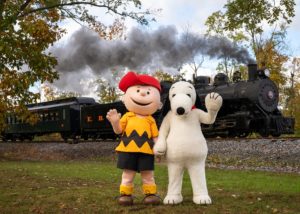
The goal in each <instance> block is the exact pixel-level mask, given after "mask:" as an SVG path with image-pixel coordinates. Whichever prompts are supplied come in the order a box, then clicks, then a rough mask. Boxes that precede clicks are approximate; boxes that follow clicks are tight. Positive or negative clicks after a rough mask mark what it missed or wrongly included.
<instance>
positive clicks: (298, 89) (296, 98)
mask: <svg viewBox="0 0 300 214" xmlns="http://www.w3.org/2000/svg"><path fill="white" fill-rule="evenodd" d="M285 89H286V93H285V94H286V103H285V114H287V115H288V116H291V117H294V118H295V120H296V126H295V129H296V131H298V134H300V106H299V103H300V58H297V57H294V58H293V59H292V65H291V67H290V69H289V84H288V86H287V87H286V88H285Z"/></svg>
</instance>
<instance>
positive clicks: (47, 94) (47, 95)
mask: <svg viewBox="0 0 300 214" xmlns="http://www.w3.org/2000/svg"><path fill="white" fill-rule="evenodd" d="M41 96H43V99H44V100H45V101H52V100H58V99H64V98H68V97H81V94H79V93H77V92H72V91H60V90H57V89H55V88H53V87H52V86H50V85H49V84H43V85H42V95H41Z"/></svg>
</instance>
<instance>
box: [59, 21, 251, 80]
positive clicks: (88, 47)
mask: <svg viewBox="0 0 300 214" xmlns="http://www.w3.org/2000/svg"><path fill="white" fill-rule="evenodd" d="M53 52H54V55H55V56H57V58H58V66H57V70H58V71H59V72H78V71H81V70H84V69H90V70H92V71H93V73H95V74H103V73H105V72H107V71H109V70H110V69H116V68H118V69H123V68H127V69H133V70H138V71H142V72H147V71H150V72H151V70H152V69H157V68H163V69H165V70H168V69H172V68H173V69H178V68H179V67H181V66H182V65H183V64H185V63H189V62H191V61H192V60H193V59H194V57H197V56H198V55H203V56H208V57H210V58H215V59H221V58H224V57H227V58H232V59H235V60H236V61H237V62H239V63H245V64H247V63H249V62H251V61H253V60H252V59H251V57H250V55H249V53H248V51H247V50H246V49H244V48H240V47H238V46H237V45H235V44H234V43H232V42H231V41H229V40H228V39H226V38H221V37H204V36H201V35H197V34H192V33H185V34H181V35H180V34H178V32H177V30H176V28H175V27H174V26H166V27H160V28H159V29H158V30H156V31H153V32H147V31H143V30H140V29H138V28H134V29H132V30H131V31H130V33H129V34H128V37H127V39H126V40H114V41H107V40H102V39H100V38H99V36H98V34H97V33H95V32H91V31H90V30H87V29H84V28H82V29H81V30H79V31H77V32H75V33H74V34H73V36H72V37H71V39H70V41H69V42H68V43H67V44H65V45H63V46H61V47H59V48H56V49H55V50H54V51H53ZM152 71H153V70H152Z"/></svg>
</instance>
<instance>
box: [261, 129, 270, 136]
mask: <svg viewBox="0 0 300 214" xmlns="http://www.w3.org/2000/svg"><path fill="white" fill-rule="evenodd" d="M258 133H259V135H260V136H262V137H269V133H268V132H266V130H260V131H259V132H258Z"/></svg>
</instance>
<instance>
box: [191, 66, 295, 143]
mask: <svg viewBox="0 0 300 214" xmlns="http://www.w3.org/2000/svg"><path fill="white" fill-rule="evenodd" d="M223 75H224V74H223ZM223 75H222V76H223ZM216 77H218V75H216ZM222 80H223V81H222ZM195 87H196V91H197V94H198V96H199V97H200V99H201V101H202V103H204V99H205V96H206V94H207V93H210V92H217V93H219V94H220V95H221V96H222V97H223V106H222V107H221V109H220V111H219V113H218V116H217V119H216V122H215V123H214V124H213V125H202V130H203V132H204V134H205V135H206V136H208V137H209V136H210V137H217V136H220V137H227V136H229V137H246V136H248V135H249V134H250V133H259V134H260V135H261V136H263V137H266V136H269V135H272V136H274V137H278V136H280V135H282V134H293V133H294V123H295V121H294V118H290V117H283V115H282V114H281V112H280V111H279V109H278V101H279V93H278V88H277V86H276V85H275V83H274V82H273V81H272V80H270V79H269V78H268V76H266V75H265V73H264V70H263V69H262V70H259V69H257V65H256V64H251V65H249V66H248V80H246V81H236V82H231V83H230V82H228V79H226V78H220V76H219V79H217V81H216V80H215V83H214V84H213V85H208V84H206V85H203V84H202V85H201V84H200V85H199V84H195ZM202 109H203V110H206V109H205V106H204V105H203V108H202Z"/></svg>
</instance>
